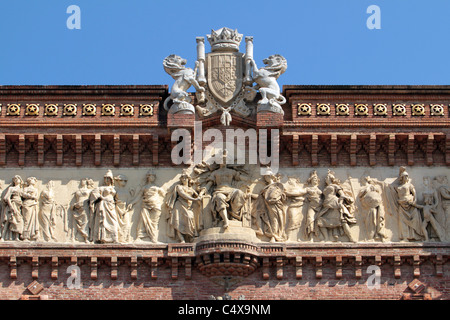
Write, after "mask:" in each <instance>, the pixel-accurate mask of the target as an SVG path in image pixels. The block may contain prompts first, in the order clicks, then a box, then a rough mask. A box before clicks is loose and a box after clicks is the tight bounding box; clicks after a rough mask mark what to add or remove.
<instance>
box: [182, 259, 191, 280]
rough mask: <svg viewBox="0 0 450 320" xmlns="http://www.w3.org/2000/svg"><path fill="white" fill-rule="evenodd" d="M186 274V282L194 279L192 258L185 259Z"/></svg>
mask: <svg viewBox="0 0 450 320" xmlns="http://www.w3.org/2000/svg"><path fill="white" fill-rule="evenodd" d="M184 274H185V279H186V280H191V279H192V258H185V259H184Z"/></svg>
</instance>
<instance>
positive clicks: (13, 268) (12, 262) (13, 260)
mask: <svg viewBox="0 0 450 320" xmlns="http://www.w3.org/2000/svg"><path fill="white" fill-rule="evenodd" d="M17 265H18V264H17V257H15V256H13V257H9V269H10V271H9V277H10V278H11V279H12V280H16V279H17Z"/></svg>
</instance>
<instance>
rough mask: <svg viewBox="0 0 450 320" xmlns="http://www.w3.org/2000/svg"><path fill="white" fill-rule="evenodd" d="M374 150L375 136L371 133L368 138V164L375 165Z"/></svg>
mask: <svg viewBox="0 0 450 320" xmlns="http://www.w3.org/2000/svg"><path fill="white" fill-rule="evenodd" d="M376 150H377V136H376V135H375V134H371V135H370V138H369V165H370V166H375V165H376V164H377V158H376V154H375V153H376Z"/></svg>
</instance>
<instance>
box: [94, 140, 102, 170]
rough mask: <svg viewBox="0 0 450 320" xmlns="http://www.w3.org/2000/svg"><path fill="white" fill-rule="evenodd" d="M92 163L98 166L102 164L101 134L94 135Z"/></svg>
mask: <svg viewBox="0 0 450 320" xmlns="http://www.w3.org/2000/svg"><path fill="white" fill-rule="evenodd" d="M94 164H95V165H96V166H100V165H101V164H102V136H101V135H100V134H96V135H95V137H94Z"/></svg>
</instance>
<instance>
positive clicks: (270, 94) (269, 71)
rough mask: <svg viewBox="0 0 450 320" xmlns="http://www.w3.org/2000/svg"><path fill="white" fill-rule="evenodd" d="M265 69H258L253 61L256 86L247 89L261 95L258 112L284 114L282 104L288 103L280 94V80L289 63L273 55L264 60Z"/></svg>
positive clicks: (281, 57) (277, 55)
mask: <svg viewBox="0 0 450 320" xmlns="http://www.w3.org/2000/svg"><path fill="white" fill-rule="evenodd" d="M263 63H264V64H265V67H263V68H260V69H258V67H257V65H256V62H255V60H252V67H253V81H255V82H256V84H257V85H256V86H254V87H247V89H249V90H252V91H253V92H254V93H255V94H256V90H259V92H260V93H261V96H262V99H261V100H260V101H258V111H261V110H267V111H272V112H276V113H282V114H284V112H283V109H282V108H281V105H282V104H285V103H286V99H285V98H284V97H283V96H282V95H281V93H280V86H279V85H278V82H277V80H278V78H279V77H280V76H281V75H282V74H283V73H284V72H285V71H286V69H287V61H286V59H285V58H284V57H283V56H281V55H279V54H275V55H271V56H270V57H268V58H267V59H264V60H263Z"/></svg>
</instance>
